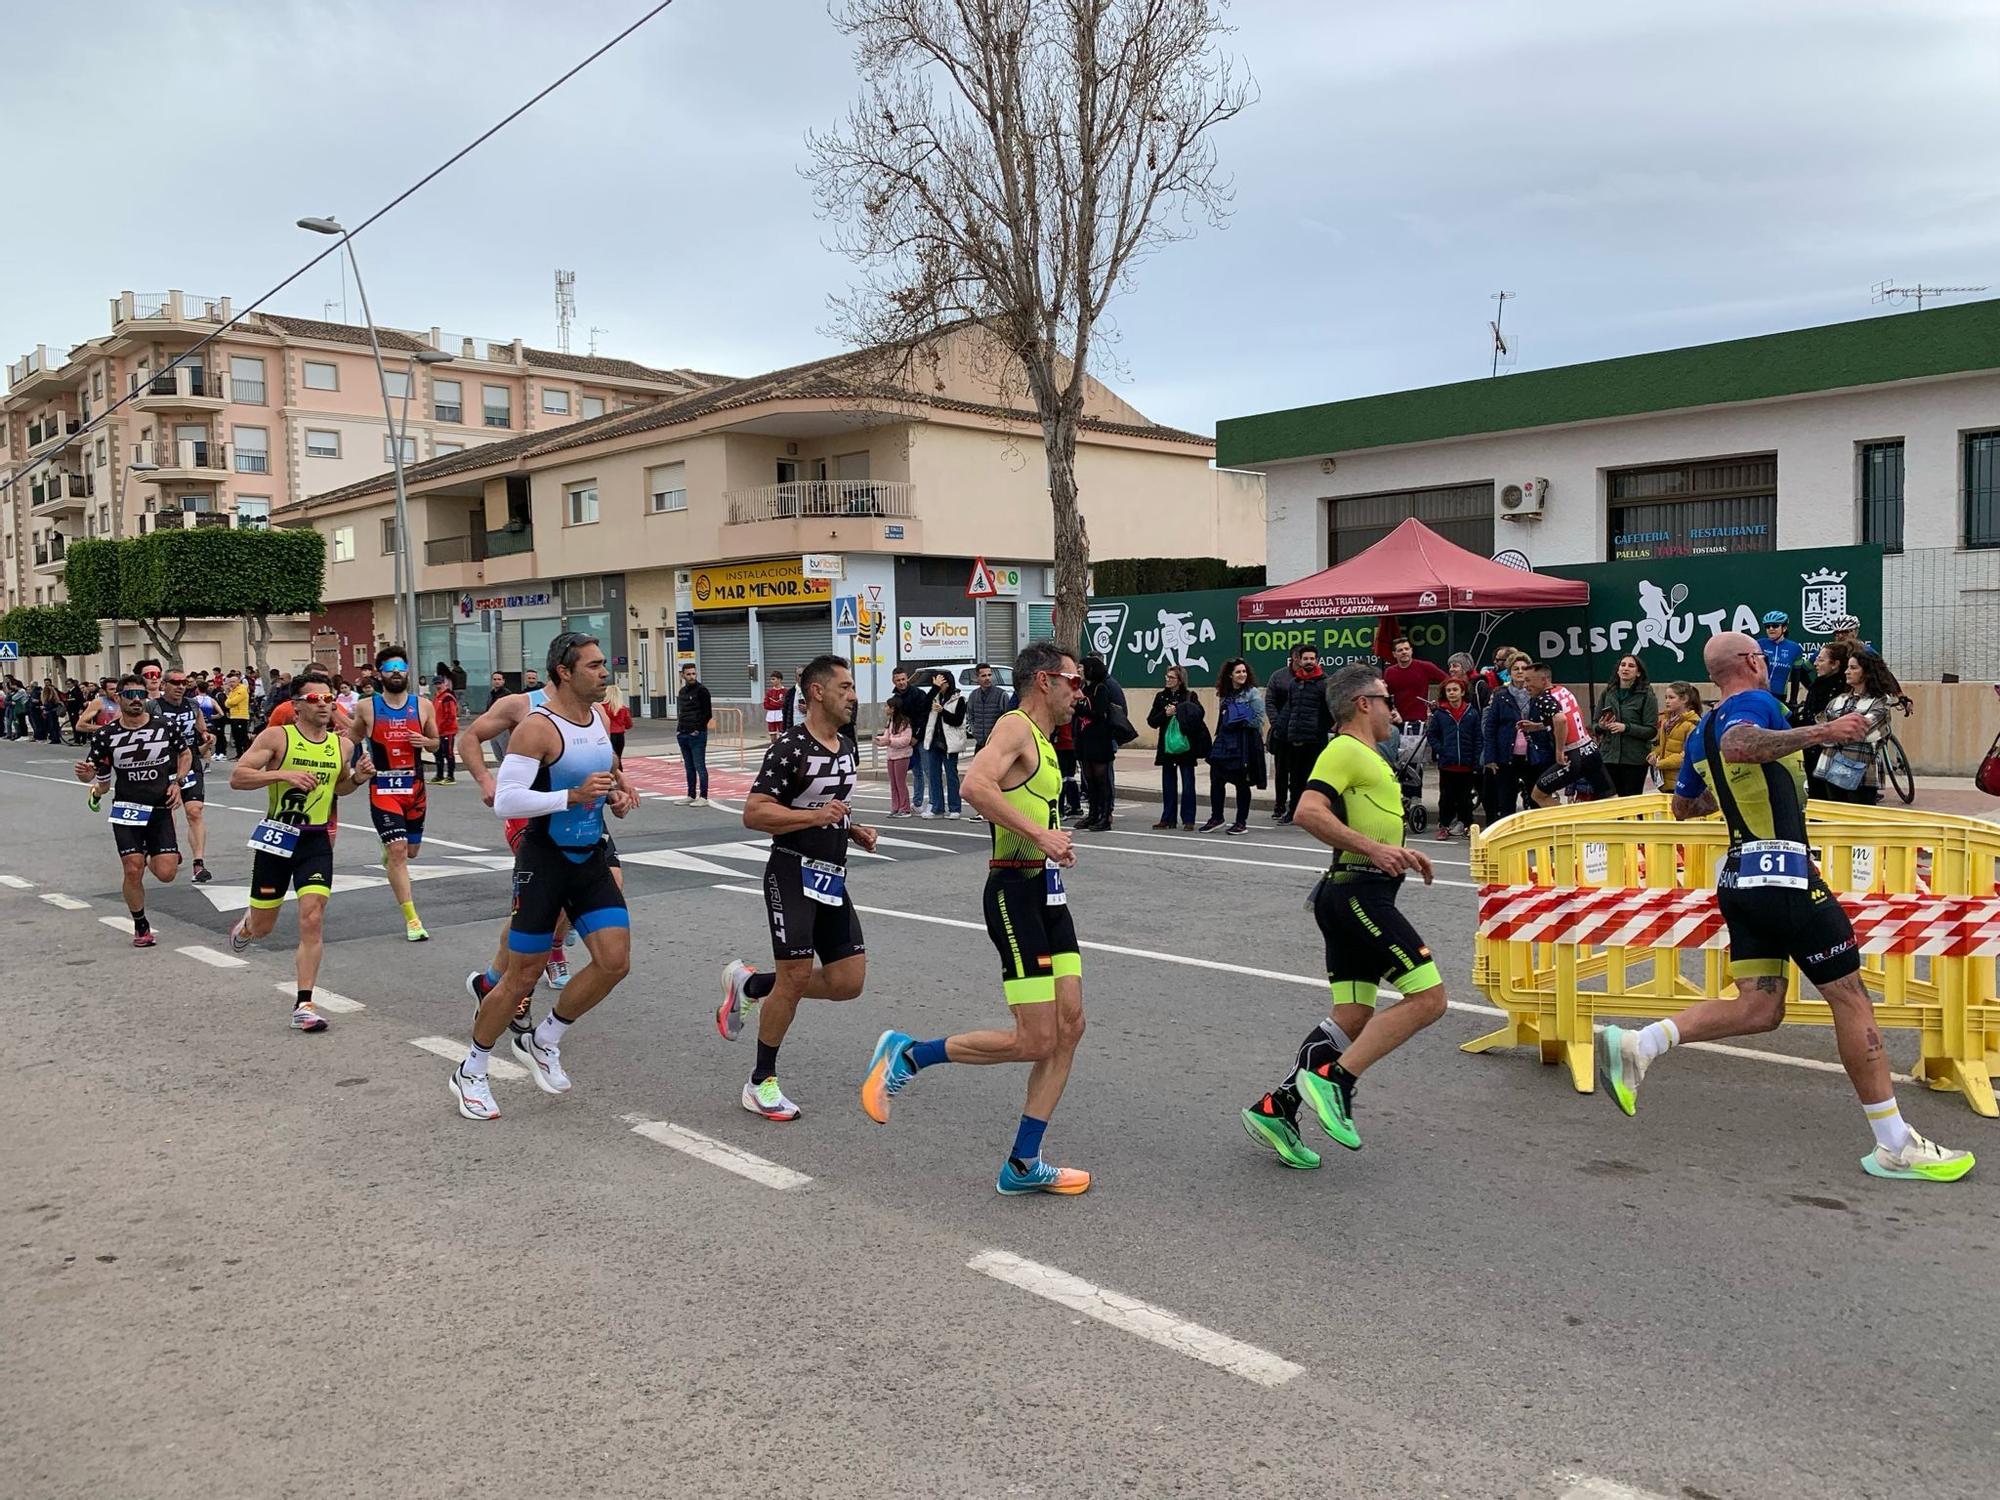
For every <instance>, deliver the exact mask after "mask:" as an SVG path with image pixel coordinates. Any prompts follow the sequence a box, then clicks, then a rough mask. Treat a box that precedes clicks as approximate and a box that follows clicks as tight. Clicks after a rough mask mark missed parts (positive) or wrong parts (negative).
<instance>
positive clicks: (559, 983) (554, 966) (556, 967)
mask: <svg viewBox="0 0 2000 1500" xmlns="http://www.w3.org/2000/svg"><path fill="white" fill-rule="evenodd" d="M542 973H543V974H544V975H546V976H547V977H548V981H549V988H550V989H552V990H559V989H561V988H562V987H563V986H564V985H566V984H568V983H569V954H568V953H567V952H566V951H564V950H563V949H561V948H551V949H549V958H548V962H547V963H545V964H543V965H542Z"/></svg>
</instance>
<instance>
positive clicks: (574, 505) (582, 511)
mask: <svg viewBox="0 0 2000 1500" xmlns="http://www.w3.org/2000/svg"><path fill="white" fill-rule="evenodd" d="M563 494H564V495H565V496H566V497H568V509H569V523H568V524H570V525H571V526H589V525H593V524H594V523H595V522H596V520H597V481H596V480H594V479H590V480H586V481H584V482H583V483H582V484H572V485H569V486H567V487H566V488H565V489H564V490H563Z"/></svg>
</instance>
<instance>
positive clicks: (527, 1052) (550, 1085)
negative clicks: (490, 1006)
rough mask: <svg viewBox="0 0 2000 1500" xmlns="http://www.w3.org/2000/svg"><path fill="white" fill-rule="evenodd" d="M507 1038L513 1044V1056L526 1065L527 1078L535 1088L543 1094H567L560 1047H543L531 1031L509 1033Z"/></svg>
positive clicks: (567, 1078) (567, 1087)
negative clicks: (531, 1080)
mask: <svg viewBox="0 0 2000 1500" xmlns="http://www.w3.org/2000/svg"><path fill="white" fill-rule="evenodd" d="M509 1036H510V1037H511V1039H512V1040H513V1043H514V1055H515V1056H516V1057H518V1058H520V1059H521V1061H522V1062H524V1063H526V1064H527V1065H528V1073H529V1076H531V1077H532V1078H533V1079H534V1080H535V1086H536V1087H537V1088H539V1089H540V1090H541V1091H542V1092H543V1093H545V1094H567V1093H568V1092H569V1074H567V1073H565V1072H564V1071H563V1065H562V1049H561V1048H560V1047H545V1046H543V1045H542V1044H541V1043H540V1042H538V1041H536V1040H535V1034H534V1033H533V1032H532V1031H515V1032H510V1033H509Z"/></svg>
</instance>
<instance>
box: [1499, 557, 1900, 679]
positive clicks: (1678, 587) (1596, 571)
mask: <svg viewBox="0 0 2000 1500" xmlns="http://www.w3.org/2000/svg"><path fill="white" fill-rule="evenodd" d="M1535 571H1536V572H1538V573H1547V574H1550V575H1552V576H1554V577H1557V578H1581V579H1583V580H1584V581H1585V582H1587V583H1588V584H1589V585H1590V603H1589V604H1587V605H1584V606H1581V607H1579V608H1575V609H1544V610H1527V611H1522V612H1520V613H1517V614H1511V615H1506V616H1503V617H1502V618H1501V619H1500V620H1499V622H1498V623H1497V624H1496V625H1495V627H1494V629H1493V633H1492V634H1491V635H1490V636H1489V637H1488V638H1487V640H1486V642H1485V643H1484V647H1485V649H1484V650H1483V651H1482V653H1481V655H1482V657H1483V658H1490V657H1491V656H1492V648H1493V647H1494V646H1496V645H1498V644H1500V643H1501V642H1503V641H1504V642H1506V643H1507V644H1509V645H1513V646H1518V647H1520V648H1521V649H1522V650H1523V651H1526V652H1528V653H1529V654H1531V655H1532V656H1534V657H1535V658H1536V659H1537V660H1538V661H1545V662H1548V663H1549V664H1550V665H1551V666H1553V667H1554V668H1555V675H1556V678H1557V680H1558V681H1562V682H1603V681H1606V680H1608V679H1609V677H1610V676H1611V673H1612V670H1613V669H1614V668H1615V667H1616V666H1617V664H1618V658H1619V657H1620V656H1623V655H1626V654H1627V653H1631V654H1634V655H1636V656H1637V657H1638V658H1639V660H1640V661H1641V662H1642V663H1644V665H1645V668H1646V675H1647V676H1648V677H1649V678H1651V679H1652V680H1653V681H1654V682H1656V683H1658V682H1670V681H1672V680H1674V679H1675V678H1682V679H1685V680H1687V681H1690V682H1699V681H1702V680H1703V672H1702V665H1701V652H1702V647H1703V646H1704V645H1705V644H1706V643H1707V642H1708V639H1709V638H1710V637H1711V636H1715V635H1720V634H1721V633H1722V632H1724V631H1726V630H1740V631H1742V632H1744V633H1745V634H1746V635H1756V634H1758V633H1759V632H1760V631H1761V630H1762V629H1763V626H1762V625H1761V624H1760V623H1759V622H1760V621H1761V620H1762V618H1763V615H1764V612H1765V611H1766V610H1772V609H1782V610H1784V611H1785V612H1786V613H1787V614H1789V615H1790V616H1791V617H1792V629H1791V634H1792V639H1793V640H1795V641H1799V642H1801V643H1805V644H1807V645H1808V646H1810V645H1811V644H1813V643H1817V642H1819V641H1824V640H1825V639H1827V637H1828V636H1829V635H1831V634H1832V630H1831V627H1830V622H1831V621H1832V619H1833V618H1834V617H1835V616H1836V615H1843V614H1847V615H1854V616H1855V617H1856V618H1858V619H1859V620H1860V621H1861V635H1862V638H1863V639H1864V640H1871V641H1875V642H1877V643H1878V644H1879V643H1880V641H1881V639H1882V549H1881V548H1879V547H1798V548H1791V549H1787V550H1784V551H1779V552H1738V553H1730V554H1725V555H1721V556H1708V557H1659V558H1649V559H1647V560H1645V561H1643V562H1613V563H1578V564H1570V565H1564V566H1555V567H1547V568H1537V569H1536V570H1535Z"/></svg>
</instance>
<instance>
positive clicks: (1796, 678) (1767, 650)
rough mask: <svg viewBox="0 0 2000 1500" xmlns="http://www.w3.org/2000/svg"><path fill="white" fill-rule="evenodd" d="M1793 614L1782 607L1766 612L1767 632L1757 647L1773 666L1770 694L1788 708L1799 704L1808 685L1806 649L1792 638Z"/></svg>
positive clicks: (1760, 637) (1765, 662) (1766, 662)
mask: <svg viewBox="0 0 2000 1500" xmlns="http://www.w3.org/2000/svg"><path fill="white" fill-rule="evenodd" d="M1791 627H1792V617H1791V616H1790V615H1788V614H1786V613H1785V612H1784V611H1783V610H1782V609H1773V610H1768V611H1766V613H1765V615H1764V633H1763V634H1762V635H1760V636H1759V637H1758V638H1757V649H1758V650H1760V651H1762V652H1763V653H1764V664H1765V666H1766V667H1768V668H1769V669H1770V678H1771V684H1770V690H1771V696H1772V697H1773V698H1776V699H1777V700H1778V701H1779V702H1781V703H1783V704H1784V705H1785V707H1786V708H1788V709H1789V708H1796V707H1797V706H1798V697H1799V690H1800V689H1801V688H1802V687H1804V686H1806V672H1807V669H1806V650H1805V647H1803V646H1801V645H1800V644H1799V643H1798V642H1797V641H1795V640H1793V639H1792V638H1791Z"/></svg>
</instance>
